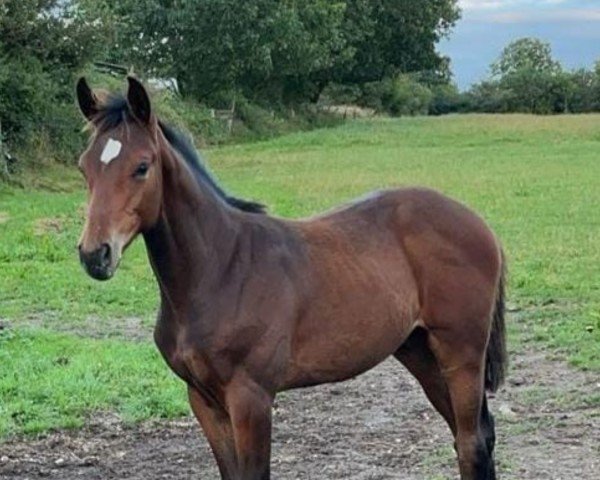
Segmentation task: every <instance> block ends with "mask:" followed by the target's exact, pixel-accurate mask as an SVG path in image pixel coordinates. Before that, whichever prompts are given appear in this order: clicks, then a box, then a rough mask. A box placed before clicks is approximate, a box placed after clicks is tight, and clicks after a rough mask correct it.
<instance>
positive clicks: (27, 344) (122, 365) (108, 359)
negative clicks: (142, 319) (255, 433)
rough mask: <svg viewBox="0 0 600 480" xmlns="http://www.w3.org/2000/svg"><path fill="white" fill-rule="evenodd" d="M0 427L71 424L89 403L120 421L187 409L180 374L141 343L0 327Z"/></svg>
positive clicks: (32, 429) (20, 429)
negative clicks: (174, 371) (170, 368)
mask: <svg viewBox="0 0 600 480" xmlns="http://www.w3.org/2000/svg"><path fill="white" fill-rule="evenodd" d="M0 365H2V373H1V374H0V398H2V399H3V400H4V401H3V402H1V403H0V433H1V434H2V435H10V434H13V433H37V432H42V431H44V430H48V429H50V428H58V427H77V426H81V425H82V424H83V421H84V420H85V418H86V415H87V414H89V413H90V412H91V411H93V412H102V411H104V410H115V411H116V412H117V413H118V414H120V415H121V417H122V418H123V419H124V420H125V421H134V420H139V419H143V418H148V417H150V416H158V417H174V416H178V415H179V416H180V415H183V414H184V413H186V412H187V411H188V406H187V403H186V402H185V399H184V398H183V396H182V392H181V390H182V387H181V382H179V381H177V380H176V379H175V378H174V376H173V375H172V374H171V373H170V372H169V371H168V369H166V368H165V366H164V362H163V360H162V359H161V358H159V353H158V352H157V351H156V349H155V348H154V347H153V346H152V345H149V344H146V343H129V342H125V341H115V340H112V341H109V340H104V341H102V342H99V341H94V340H89V339H83V338H76V337H73V336H69V335H59V334H55V333H51V332H47V331H36V332H31V331H19V330H17V331H14V332H13V331H9V332H5V333H2V334H1V335H0Z"/></svg>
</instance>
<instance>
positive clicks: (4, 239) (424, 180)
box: [0, 115, 600, 436]
mask: <svg viewBox="0 0 600 480" xmlns="http://www.w3.org/2000/svg"><path fill="white" fill-rule="evenodd" d="M599 124H600V116H598V115H587V116H560V117H531V116H521V115H511V116H475V115H470V116H455V117H444V118H411V119H398V120H375V121H360V122H354V123H348V124H346V125H343V126H340V127H337V128H332V129H327V130H318V131H312V132H308V133H298V134H293V135H288V136H285V137H280V138H278V139H275V140H272V141H268V142H261V143H254V144H245V145H241V146H229V147H225V148H220V149H215V150H210V151H208V152H206V156H207V158H208V162H209V163H210V165H211V167H212V168H213V170H214V171H215V173H216V174H217V176H218V177H219V179H220V180H221V181H222V183H223V184H224V185H225V186H226V187H227V188H228V189H229V190H230V191H232V192H235V193H236V194H238V195H240V196H247V197H250V198H254V199H260V200H262V201H264V202H266V203H267V204H269V205H270V207H271V211H272V212H273V213H275V214H277V215H282V216H286V217H298V216H304V215H310V214H313V213H316V212H320V211H323V210H325V209H327V208H330V207H332V206H334V205H337V204H339V203H341V202H343V201H345V200H349V199H351V198H353V197H356V196H359V195H362V194H364V193H366V192H368V191H370V190H373V189H378V188H382V187H390V186H398V185H413V184H420V185H428V186H431V187H434V188H437V189H439V190H441V191H443V192H445V193H447V194H449V195H451V196H453V197H455V198H457V199H459V200H461V201H463V202H465V203H466V204H468V205H469V206H471V207H472V208H474V209H475V210H476V211H478V212H479V213H480V214H481V215H483V216H484V217H485V218H486V219H487V221H488V222H489V223H490V225H491V226H492V227H493V229H494V230H495V231H496V232H497V233H498V235H499V237H500V238H501V240H502V242H503V243H504V245H505V249H506V252H507V255H508V258H509V262H510V263H509V271H510V303H511V305H513V306H515V305H516V306H518V307H519V308H521V311H520V312H518V314H516V315H512V316H511V320H512V322H511V333H512V341H513V342H533V344H534V345H536V346H541V347H544V348H546V347H548V348H551V349H553V350H555V351H556V352H558V353H560V354H564V355H566V356H567V358H568V359H569V361H570V362H571V363H573V364H574V365H576V366H578V367H579V368H584V369H592V370H599V369H600V346H599V345H600V282H599V281H598V279H599V278H600V208H599V205H600V187H599V185H600V167H599V166H598V160H599V156H600V129H599V128H598V125H599ZM74 170H75V169H73V172H69V173H66V172H64V170H57V171H54V170H50V171H49V172H47V173H46V172H43V173H42V175H43V177H44V178H46V177H47V178H49V180H47V181H44V180H43V179H40V178H38V179H36V181H35V182H34V183H37V184H40V183H45V184H46V187H48V186H50V185H51V186H53V188H54V190H55V191H49V190H48V188H46V189H33V190H32V189H27V190H22V189H17V188H14V187H6V186H4V187H3V186H0V239H1V241H0V318H4V319H8V321H9V322H10V324H11V329H10V330H9V331H10V332H17V333H16V335H15V336H14V337H11V338H8V337H6V335H7V334H6V333H4V334H3V335H4V337H3V340H2V343H1V344H0V345H1V348H2V352H4V351H5V350H6V349H9V350H10V351H11V352H12V353H11V359H12V361H11V362H10V363H8V367H7V366H6V364H4V362H3V365H2V368H1V369H0V384H1V385H4V384H10V378H12V377H14V376H15V375H16V374H17V373H18V369H19V368H21V367H20V365H29V362H31V361H32V358H35V359H37V360H36V361H37V362H41V363H42V364H44V365H46V367H47V368H48V372H51V373H52V375H50V377H49V378H51V379H52V378H53V375H54V373H53V369H52V368H51V367H48V366H49V365H51V358H52V354H51V351H52V349H53V348H55V347H56V346H57V345H63V346H64V348H66V346H72V348H74V349H78V348H79V349H81V348H82V347H81V345H85V346H87V347H89V348H92V346H93V348H94V349H95V351H96V356H104V358H105V359H106V362H105V363H103V368H104V372H103V373H104V374H105V375H106V376H107V377H109V378H110V379H111V381H110V382H104V383H103V382H101V381H99V382H98V386H97V387H95V388H98V389H99V391H101V392H102V394H101V395H99V397H100V398H103V399H104V400H105V402H104V403H102V404H101V405H99V404H96V403H94V400H93V398H90V397H86V396H82V397H81V399H80V402H79V404H78V405H79V406H78V407H77V408H75V411H77V412H80V413H78V414H77V415H75V414H74V415H73V416H71V415H70V414H69V413H68V412H69V409H68V408H67V409H66V410H64V412H66V413H64V415H66V417H64V418H63V417H61V415H62V414H59V413H56V412H53V413H52V414H49V416H44V417H43V418H44V420H39V422H40V423H39V425H40V426H39V428H38V427H32V426H31V425H34V426H35V425H36V422H37V420H36V419H35V418H37V415H33V414H32V415H33V417H35V418H32V419H31V420H30V421H29V423H27V424H22V423H19V422H18V421H17V420H8V424H7V423H6V422H7V420H3V422H4V423H0V436H2V435H6V434H7V433H13V432H22V431H34V430H41V429H44V428H46V427H49V426H60V425H69V424H70V422H71V420H73V419H75V418H76V419H78V420H77V422H80V421H81V418H82V415H83V412H86V411H87V412H90V411H94V410H96V409H99V408H101V409H104V408H116V409H117V410H118V411H120V412H134V411H137V410H136V409H137V408H138V407H137V405H138V404H137V403H136V401H137V399H136V397H135V394H131V395H130V394H127V393H126V392H135V389H134V390H131V388H132V386H131V385H129V384H128V382H129V381H132V382H135V381H136V375H142V374H143V373H144V372H142V371H140V370H139V369H143V368H147V369H149V371H150V372H156V373H152V374H153V375H157V376H160V375H166V373H165V372H166V370H167V367H166V366H161V360H158V359H157V358H155V357H152V356H149V355H150V354H149V353H148V351H149V350H152V348H153V347H152V346H149V345H146V344H143V345H139V344H133V343H131V342H129V343H128V342H126V341H122V342H120V343H118V341H117V340H114V339H103V338H97V339H95V340H82V339H80V338H79V337H77V336H73V335H70V336H56V335H55V334H52V333H50V332H51V331H64V330H73V331H75V332H77V331H79V332H80V333H82V334H84V335H85V325H89V324H90V322H94V321H95V319H97V321H98V322H99V325H108V326H109V327H110V328H108V327H107V331H106V332H105V335H103V334H100V335H98V332H96V336H100V337H103V336H106V337H111V336H114V335H115V334H116V333H117V332H118V331H119V330H120V329H119V320H118V319H120V318H121V319H125V318H126V317H127V318H129V317H140V318H141V321H142V322H143V323H144V324H145V325H150V324H151V323H152V322H153V316H154V312H155V310H156V305H157V295H156V287H155V285H154V280H153V279H152V277H151V272H150V269H149V267H148V265H147V260H146V257H145V253H144V251H143V246H142V245H141V242H137V243H136V244H135V245H134V246H133V247H132V249H130V250H129V251H128V252H127V253H126V255H125V258H124V261H123V262H122V266H121V269H120V271H119V273H118V274H117V276H116V278H115V279H114V280H112V281H111V282H107V283H96V282H94V281H92V280H90V279H89V278H87V276H86V275H85V274H84V273H83V271H82V270H81V268H80V267H79V265H78V261H77V258H76V251H75V245H76V243H77V238H78V235H79V232H80V229H81V226H82V216H83V204H84V201H85V193H84V192H83V186H82V184H81V182H79V181H78V180H76V174H75V173H74ZM56 172H59V173H56ZM57 177H60V179H57ZM57 184H58V185H59V187H58V188H57V187H56V185H57ZM80 185H81V186H80ZM63 186H64V187H63ZM74 186H77V188H74ZM79 186H80V187H79ZM40 219H45V220H40ZM48 219H50V220H48ZM108 319H110V322H107V320H108ZM114 319H117V320H114ZM102 322H104V323H102ZM31 325H37V326H36V327H32V326H31ZM40 325H41V326H42V327H43V328H44V330H39V328H40ZM32 328H33V330H32ZM100 333H102V332H100ZM24 341H26V342H27V345H28V346H29V348H22V342H24ZM19 342H21V343H19ZM115 342H117V343H115ZM80 355H81V356H79V357H78V362H79V363H77V364H78V365H79V367H78V368H81V370H80V373H81V372H83V371H85V368H86V365H87V366H89V367H90V369H92V366H93V365H94V363H93V358H87V357H86V356H85V355H83V354H82V353H81V352H80ZM124 359H129V362H130V363H129V364H130V365H131V370H132V372H131V375H130V376H127V377H123V375H122V374H123V373H124V372H123V371H122V368H123V364H124V363H123V362H124V361H125V360H124ZM88 361H89V362H90V363H89V364H88V363H87V362H88ZM157 362H158V364H157ZM61 371H62V370H60V369H58V368H57V372H56V375H57V377H56V378H54V383H53V384H54V385H55V387H56V389H57V393H56V395H65V392H66V391H67V390H68V389H69V388H72V387H73V386H74V385H77V384H76V383H75V384H71V383H70V382H69V380H70V375H65V376H60V372H61ZM119 372H121V374H119ZM113 373H114V375H113ZM144 378H145V377H144ZM6 379H8V381H7V380H6ZM146 380H147V379H146ZM156 381H159V380H156ZM7 382H8V383H7ZM169 388H171V387H169ZM173 388H175V389H176V390H177V391H178V392H179V393H178V394H177V395H175V396H176V397H177V399H176V400H173V401H175V402H176V403H177V405H179V403H178V402H182V401H183V400H182V398H183V392H184V388H183V386H180V387H179V389H177V387H173ZM61 392H62V393H61ZM42 393H43V391H42V387H41V386H37V385H36V383H35V382H33V385H29V386H25V382H20V383H19V384H16V385H15V386H14V390H10V389H9V390H7V391H5V390H2V399H3V400H5V399H7V400H5V406H4V408H8V409H14V408H16V407H15V406H14V405H17V404H19V402H21V403H22V402H30V405H32V406H33V405H37V408H38V409H39V412H40V413H39V414H40V415H42V413H43V412H44V411H45V408H54V407H48V406H45V407H44V405H43V402H41V400H40V399H43V398H45V397H43V395H42ZM118 399H121V400H118ZM169 405H171V406H169ZM31 408H33V407H31ZM140 408H141V407H140ZM176 410H177V409H175V411H176ZM10 411H12V410H10ZM35 411H37V410H35ZM172 411H174V409H173V407H172V404H170V403H169V402H166V403H165V405H164V406H163V405H162V404H161V403H160V402H158V403H157V404H155V405H154V406H152V407H149V408H146V409H144V408H141V410H140V411H139V412H138V413H136V414H134V415H131V418H146V417H147V416H153V415H158V416H161V415H162V416H168V415H170V412H172ZM32 415H30V416H32ZM9 416H10V415H9ZM2 417H3V418H4V417H5V415H2ZM16 418H19V416H18V415H17V417H16ZM61 419H62V420H61ZM69 419H71V420H69ZM25 425H29V426H25Z"/></svg>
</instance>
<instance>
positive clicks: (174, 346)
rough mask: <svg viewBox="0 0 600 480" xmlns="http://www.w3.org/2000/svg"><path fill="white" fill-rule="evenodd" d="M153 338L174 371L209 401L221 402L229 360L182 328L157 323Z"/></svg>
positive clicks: (229, 370)
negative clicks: (219, 356)
mask: <svg viewBox="0 0 600 480" xmlns="http://www.w3.org/2000/svg"><path fill="white" fill-rule="evenodd" d="M154 336H155V341H156V344H157V346H158V349H159V351H160V352H161V354H162V356H163V358H164V359H165V361H166V363H167V365H169V367H170V368H171V370H173V372H174V373H175V374H176V375H177V376H179V377H180V378H181V379H182V380H184V381H185V382H186V383H187V384H188V385H190V386H191V387H193V388H194V389H195V390H197V391H198V392H200V393H202V395H203V396H204V397H205V398H206V399H207V400H209V401H211V402H213V403H217V404H221V403H222V402H221V400H222V394H221V392H222V388H221V386H222V385H224V384H225V383H226V382H227V379H228V378H229V377H230V376H231V368H229V366H228V364H227V363H228V362H223V361H222V360H219V358H217V357H216V356H215V355H212V354H211V351H212V348H211V345H210V343H209V342H208V341H206V342H203V343H202V344H200V345H199V344H198V341H197V339H194V340H195V341H194V340H191V339H190V334H189V333H188V332H187V331H186V330H185V329H179V328H173V327H172V326H171V327H170V328H164V326H162V327H161V324H160V323H159V324H157V328H156V330H155V335H154Z"/></svg>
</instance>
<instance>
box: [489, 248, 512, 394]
mask: <svg viewBox="0 0 600 480" xmlns="http://www.w3.org/2000/svg"><path fill="white" fill-rule="evenodd" d="M501 268H502V271H501V273H500V281H499V282H498V290H497V292H496V306H495V307H494V313H493V316H492V331H491V333H490V340H489V343H488V347H487V352H486V358H485V388H486V390H488V391H489V392H495V391H496V390H498V388H500V386H501V385H502V383H503V382H504V377H505V375H506V367H507V364H508V355H507V353H506V327H505V324H504V310H505V307H504V294H505V286H506V285H505V281H506V260H505V258H504V252H502V266H501Z"/></svg>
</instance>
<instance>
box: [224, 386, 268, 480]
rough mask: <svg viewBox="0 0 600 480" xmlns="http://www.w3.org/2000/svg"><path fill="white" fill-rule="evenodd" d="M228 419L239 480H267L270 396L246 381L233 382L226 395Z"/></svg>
mask: <svg viewBox="0 0 600 480" xmlns="http://www.w3.org/2000/svg"><path fill="white" fill-rule="evenodd" d="M225 397H226V404H227V410H228V412H229V415H230V417H231V423H232V426H233V435H234V438H235V450H236V455H237V461H238V478H239V480H269V479H270V478H271V477H270V463H271V409H272V405H273V396H272V395H270V394H269V393H268V392H266V391H265V390H264V389H263V388H261V387H259V386H258V385H256V384H255V383H254V382H252V381H249V380H243V381H233V382H232V383H231V384H230V385H229V386H228V387H227V389H226V393H225Z"/></svg>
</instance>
